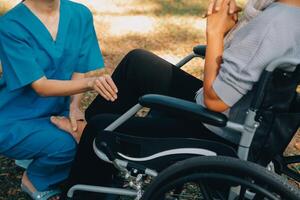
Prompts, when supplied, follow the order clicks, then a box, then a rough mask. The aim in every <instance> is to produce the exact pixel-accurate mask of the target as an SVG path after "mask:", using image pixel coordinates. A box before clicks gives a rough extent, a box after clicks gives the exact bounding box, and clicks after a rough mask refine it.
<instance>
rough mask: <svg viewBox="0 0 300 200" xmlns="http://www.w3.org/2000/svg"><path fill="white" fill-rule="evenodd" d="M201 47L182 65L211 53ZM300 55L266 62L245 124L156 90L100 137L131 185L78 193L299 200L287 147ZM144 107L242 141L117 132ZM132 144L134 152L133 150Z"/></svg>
mask: <svg viewBox="0 0 300 200" xmlns="http://www.w3.org/2000/svg"><path fill="white" fill-rule="evenodd" d="M205 51H206V46H202V45H199V46H197V47H195V48H194V49H193V53H192V54H190V55H188V56H187V57H186V58H184V59H183V60H182V61H180V62H179V63H178V64H177V65H176V66H178V67H182V66H183V65H185V64H186V63H188V62H189V61H190V60H192V59H193V58H195V57H202V58H204V57H205ZM299 66H300V60H297V59H291V58H278V59H276V60H274V61H273V62H272V63H270V64H269V65H268V66H266V67H265V69H264V71H263V73H262V75H261V77H260V80H259V81H258V82H257V84H256V85H255V86H254V87H253V89H252V91H251V93H252V95H253V98H252V102H251V106H250V107H249V108H247V110H245V112H246V113H247V115H246V118H245V119H243V120H242V121H243V122H242V123H237V122H232V121H229V120H228V118H227V117H226V116H225V115H224V114H222V113H217V112H213V111H210V110H208V109H206V108H204V107H202V106H200V105H197V104H196V103H194V102H189V101H185V100H182V99H177V98H173V97H168V96H163V95H155V94H149V95H145V96H143V97H141V98H140V99H139V103H138V104H137V105H135V106H134V107H132V108H131V109H130V110H128V111H127V112H126V113H125V114H123V115H122V116H121V117H119V118H118V119H117V120H116V121H114V122H113V123H112V124H110V125H109V126H108V127H107V128H106V129H105V130H103V132H102V133H101V134H100V135H99V136H97V137H96V138H95V140H94V143H93V148H94V151H95V153H96V155H97V156H98V157H99V159H102V160H104V161H106V162H108V163H111V164H112V165H114V167H115V168H116V169H118V170H119V171H120V174H121V177H123V178H124V187H121V188H113V187H100V186H91V185H74V186H73V187H71V188H70V190H69V191H68V197H69V198H70V199H72V197H73V195H74V193H75V192H77V191H85V192H95V193H105V194H114V195H120V196H127V197H129V198H130V199H136V200H140V199H142V200H175V199H176V200H193V199H207V200H219V199H220V200H225V199H229V200H263V199H272V200H273V199H274V200H275V199H288V200H299V199H300V191H299V190H298V189H297V188H295V187H293V186H292V185H291V184H289V182H288V181H287V179H286V178H283V177H282V176H281V175H285V176H287V177H290V178H292V179H294V180H296V181H299V182H300V174H298V173H297V172H295V171H293V169H291V168H290V167H289V165H291V164H295V163H300V156H291V157H284V156H283V152H284V150H285V148H286V147H287V145H288V144H289V142H290V141H291V139H292V138H293V136H294V134H295V132H297V129H298V128H299V125H300V95H299V93H297V92H296V90H297V87H298V85H299V83H300V67H299ZM143 107H147V108H150V109H151V110H150V113H149V115H148V116H147V117H156V116H159V115H160V114H171V115H172V116H173V115H174V116H175V115H177V116H179V117H183V118H185V119H188V120H194V121H195V120H196V121H199V123H200V122H201V123H205V124H209V125H212V126H216V127H226V128H227V129H228V130H231V131H232V133H231V134H239V136H240V140H239V142H238V143H237V145H236V146H230V145H228V144H222V143H220V142H216V141H210V140H207V139H195V138H163V139H162V138H142V137H135V136H129V135H126V133H119V132H117V131H115V130H116V128H118V127H119V126H120V125H122V124H123V123H126V121H127V120H128V119H130V118H131V117H133V116H135V115H136V113H137V112H138V111H139V110H141V109H142V108H143ZM122 145H130V146H133V148H134V149H135V151H134V152H132V151H131V152H126V148H121V146H122Z"/></svg>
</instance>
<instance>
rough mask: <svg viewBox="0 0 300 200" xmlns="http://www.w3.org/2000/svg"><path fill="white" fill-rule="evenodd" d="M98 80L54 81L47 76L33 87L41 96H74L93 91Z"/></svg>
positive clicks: (35, 82) (34, 83)
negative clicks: (94, 83)
mask: <svg viewBox="0 0 300 200" xmlns="http://www.w3.org/2000/svg"><path fill="white" fill-rule="evenodd" d="M95 79H96V78H83V79H76V80H52V79H47V78H46V77H45V76H44V77H42V78H40V79H39V80H37V81H34V82H33V83H32V84H31V86H32V88H33V89H34V90H35V92H36V93H37V94H39V95H40V96H44V97H48V96H72V95H75V94H79V93H83V92H86V91H89V90H92V89H93V82H94V81H95Z"/></svg>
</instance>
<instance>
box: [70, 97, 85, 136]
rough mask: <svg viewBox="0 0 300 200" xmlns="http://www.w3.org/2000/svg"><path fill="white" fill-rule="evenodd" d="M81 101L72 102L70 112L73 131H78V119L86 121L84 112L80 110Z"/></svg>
mask: <svg viewBox="0 0 300 200" xmlns="http://www.w3.org/2000/svg"><path fill="white" fill-rule="evenodd" d="M78 104H79V102H78V101H73V102H72V103H71V104H70V113H69V118H70V122H71V126H72V129H73V131H77V127H78V126H77V121H84V120H85V118H84V113H83V112H82V111H81V110H80V108H79V105H78Z"/></svg>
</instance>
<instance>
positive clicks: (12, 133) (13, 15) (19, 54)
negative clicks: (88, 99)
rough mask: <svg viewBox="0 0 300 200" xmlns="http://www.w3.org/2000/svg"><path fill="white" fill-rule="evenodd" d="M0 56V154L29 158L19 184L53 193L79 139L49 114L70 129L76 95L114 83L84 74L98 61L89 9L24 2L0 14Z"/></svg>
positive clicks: (47, 0) (59, 1)
mask: <svg viewBox="0 0 300 200" xmlns="http://www.w3.org/2000/svg"><path fill="white" fill-rule="evenodd" d="M0 60H1V62H2V66H3V76H2V77H1V78H0V154H2V155H5V156H7V157H9V158H13V159H33V161H32V162H31V164H30V165H29V167H28V168H27V170H26V172H25V173H24V175H23V178H22V189H23V190H24V191H25V192H27V193H28V194H29V195H30V196H31V197H32V198H33V199H49V198H51V197H52V198H51V199H57V198H58V195H57V194H58V193H59V191H58V190H56V185H57V184H58V183H60V182H61V181H63V180H65V179H66V178H67V177H68V175H69V171H70V168H71V163H72V161H73V159H74V156H75V153H76V146H77V144H76V141H75V140H74V138H73V137H72V136H71V135H70V134H68V133H66V132H65V131H62V130H59V129H58V128H57V127H55V126H54V125H53V124H52V123H51V122H50V117H51V116H52V115H62V116H69V117H70V119H71V122H72V125H73V128H74V130H76V125H77V122H76V121H77V120H81V119H83V118H84V117H83V114H80V111H79V108H78V106H77V105H78V99H79V98H80V93H82V92H85V91H88V90H93V89H94V90H97V91H101V89H99V88H100V87H101V88H103V87H106V86H107V85H109V86H110V87H112V88H115V85H114V83H113V81H112V80H111V78H110V77H109V76H104V77H100V78H84V74H83V73H84V72H88V71H90V70H94V69H97V68H100V67H103V66H104V63H103V59H102V55H101V52H100V49H99V46H98V40H97V37H96V33H95V30H94V26H93V18H92V14H91V12H90V11H89V10H88V9H87V8H86V7H85V6H83V5H81V4H77V3H74V2H71V1H68V0H43V1H40V0H26V1H23V2H22V3H20V4H18V5H17V6H16V7H14V8H13V9H12V10H10V11H8V12H7V13H6V14H5V15H4V16H2V17H1V18H0ZM71 95H73V96H72V101H71V103H70V96H71Z"/></svg>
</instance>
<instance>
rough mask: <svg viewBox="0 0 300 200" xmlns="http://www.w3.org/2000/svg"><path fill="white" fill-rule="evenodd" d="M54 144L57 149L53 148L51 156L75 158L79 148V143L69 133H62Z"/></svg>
mask: <svg viewBox="0 0 300 200" xmlns="http://www.w3.org/2000/svg"><path fill="white" fill-rule="evenodd" d="M53 145H54V148H55V150H53V153H52V154H50V156H52V157H63V158H64V159H69V160H70V161H72V160H73V159H74V157H75V155H76V150H77V143H76V141H75V140H74V138H73V137H72V136H71V135H69V134H67V133H64V134H62V135H61V137H59V139H58V141H57V142H55V143H54V144H53Z"/></svg>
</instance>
